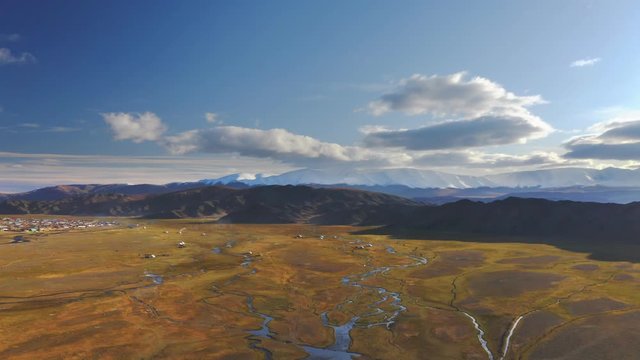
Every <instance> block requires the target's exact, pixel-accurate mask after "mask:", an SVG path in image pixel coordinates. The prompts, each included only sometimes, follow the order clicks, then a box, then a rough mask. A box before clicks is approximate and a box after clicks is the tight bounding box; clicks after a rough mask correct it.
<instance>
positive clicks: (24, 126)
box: [18, 123, 40, 129]
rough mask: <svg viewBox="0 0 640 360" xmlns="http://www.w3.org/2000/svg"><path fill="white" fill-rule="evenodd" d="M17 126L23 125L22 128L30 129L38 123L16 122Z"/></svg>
mask: <svg viewBox="0 0 640 360" xmlns="http://www.w3.org/2000/svg"><path fill="white" fill-rule="evenodd" d="M18 126H19V127H23V128H30V129H37V128H39V127H40V124H36V123H21V124H18Z"/></svg>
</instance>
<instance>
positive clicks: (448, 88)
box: [361, 72, 553, 150]
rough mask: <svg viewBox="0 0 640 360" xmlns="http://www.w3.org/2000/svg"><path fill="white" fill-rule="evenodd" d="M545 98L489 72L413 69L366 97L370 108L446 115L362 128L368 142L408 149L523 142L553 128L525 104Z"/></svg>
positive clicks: (376, 112) (375, 112)
mask: <svg viewBox="0 0 640 360" xmlns="http://www.w3.org/2000/svg"><path fill="white" fill-rule="evenodd" d="M544 103H546V102H545V100H543V99H542V97H541V96H540V95H531V96H518V95H515V94H514V93H512V92H509V91H507V90H506V89H505V88H504V87H502V86H501V85H499V84H497V83H495V82H493V81H491V80H489V79H487V78H483V77H479V76H476V77H473V78H471V79H467V77H466V73H465V72H459V73H455V74H450V75H444V76H441V75H432V76H424V75H419V74H417V75H413V76H411V77H409V78H408V79H403V80H402V81H400V83H399V85H398V86H397V88H396V89H395V90H393V91H392V92H389V93H387V94H385V95H383V96H381V97H380V98H378V99H377V100H374V101H372V102H370V103H369V112H370V113H371V114H373V115H375V116H379V115H383V114H385V113H388V112H391V111H399V112H403V113H405V114H407V115H413V116H415V115H428V116H430V117H432V118H435V119H442V118H448V119H447V120H444V121H438V122H436V123H431V124H427V125H426V126H423V127H420V128H415V129H404V130H390V129H388V128H386V129H376V128H375V127H371V126H369V127H364V128H362V129H361V131H363V132H365V134H366V136H365V139H364V142H365V144H366V145H367V146H373V147H399V148H405V149H412V150H433V149H446V148H470V147H481V146H492V145H504V144H513V143H524V142H526V141H527V140H529V139H537V138H541V137H544V136H546V135H548V134H549V133H551V132H552V131H553V128H552V127H551V126H550V125H549V124H547V123H546V122H544V121H543V120H542V119H540V118H539V117H537V116H535V115H534V114H532V113H531V112H530V111H529V109H528V108H529V107H531V106H533V105H537V104H544ZM430 121H433V120H430Z"/></svg>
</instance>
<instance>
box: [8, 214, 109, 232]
mask: <svg viewBox="0 0 640 360" xmlns="http://www.w3.org/2000/svg"><path fill="white" fill-rule="evenodd" d="M115 225H118V223H117V222H115V221H96V220H86V219H75V218H73V219H72V218H68V219H51V218H14V217H4V218H2V219H1V220H0V231H12V232H41V231H60V230H75V229H89V228H99V227H106V226H115Z"/></svg>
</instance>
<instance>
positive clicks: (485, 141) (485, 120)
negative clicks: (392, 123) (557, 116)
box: [363, 116, 552, 150]
mask: <svg viewBox="0 0 640 360" xmlns="http://www.w3.org/2000/svg"><path fill="white" fill-rule="evenodd" d="M363 130H364V131H366V136H365V138H364V144H365V145H366V146H369V147H397V148H404V149H409V150H436V149H461V148H472V147H482V146H492V145H505V144H513V143H524V142H526V141H527V140H528V139H535V138H540V137H544V136H546V135H547V134H548V133H549V132H550V131H551V130H552V129H551V127H550V126H549V125H548V124H546V123H545V122H543V121H541V120H540V119H538V118H536V117H533V116H531V117H515V116H513V117H509V116H484V117H479V118H475V119H468V120H456V121H444V122H440V123H436V124H433V125H428V126H425V127H421V128H417V129H409V130H387V129H378V130H376V129H375V128H371V127H368V128H364V129H363Z"/></svg>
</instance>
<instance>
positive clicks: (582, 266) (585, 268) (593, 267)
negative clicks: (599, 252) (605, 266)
mask: <svg viewBox="0 0 640 360" xmlns="http://www.w3.org/2000/svg"><path fill="white" fill-rule="evenodd" d="M571 268H572V269H575V270H580V271H596V270H598V269H600V266H598V265H596V264H578V265H574V266H572V267H571Z"/></svg>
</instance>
